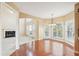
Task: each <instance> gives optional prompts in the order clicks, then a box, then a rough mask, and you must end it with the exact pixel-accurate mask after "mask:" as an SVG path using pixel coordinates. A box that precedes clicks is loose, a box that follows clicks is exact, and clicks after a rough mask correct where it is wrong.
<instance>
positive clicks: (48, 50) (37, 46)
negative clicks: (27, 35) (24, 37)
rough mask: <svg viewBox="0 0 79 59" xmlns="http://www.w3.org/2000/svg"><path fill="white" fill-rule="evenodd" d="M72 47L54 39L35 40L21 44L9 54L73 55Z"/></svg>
mask: <svg viewBox="0 0 79 59" xmlns="http://www.w3.org/2000/svg"><path fill="white" fill-rule="evenodd" d="M74 55H77V56H78V55H79V53H74V48H73V47H72V46H71V45H69V44H67V43H64V42H61V41H55V40H37V41H33V42H29V43H27V44H23V45H21V46H20V49H19V50H16V51H15V52H14V53H13V54H11V56H74Z"/></svg>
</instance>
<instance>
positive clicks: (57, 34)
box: [53, 24, 64, 39]
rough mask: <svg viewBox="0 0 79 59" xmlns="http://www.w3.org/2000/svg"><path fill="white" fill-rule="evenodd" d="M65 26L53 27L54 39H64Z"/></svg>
mask: <svg viewBox="0 0 79 59" xmlns="http://www.w3.org/2000/svg"><path fill="white" fill-rule="evenodd" d="M63 30H64V28H63V24H55V25H54V26H53V37H54V38H55V39H59V38H63Z"/></svg>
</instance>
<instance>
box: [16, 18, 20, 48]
mask: <svg viewBox="0 0 79 59" xmlns="http://www.w3.org/2000/svg"><path fill="white" fill-rule="evenodd" d="M19 37H20V36H19V20H18V19H17V21H16V49H19V45H20V44H19V39H20V38H19Z"/></svg>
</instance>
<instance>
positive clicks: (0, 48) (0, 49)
mask: <svg viewBox="0 0 79 59" xmlns="http://www.w3.org/2000/svg"><path fill="white" fill-rule="evenodd" d="M1 40H2V31H1V25H0V56H1V55H2V44H1V43H2V42H1Z"/></svg>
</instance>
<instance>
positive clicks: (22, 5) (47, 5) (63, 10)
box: [15, 2, 75, 18]
mask: <svg viewBox="0 0 79 59" xmlns="http://www.w3.org/2000/svg"><path fill="white" fill-rule="evenodd" d="M15 4H16V5H17V6H18V7H19V9H20V11H22V12H25V13H28V14H30V15H32V16H36V17H40V18H52V17H59V16H62V15H65V14H67V13H69V12H71V11H74V5H75V2H16V3H15Z"/></svg>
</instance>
